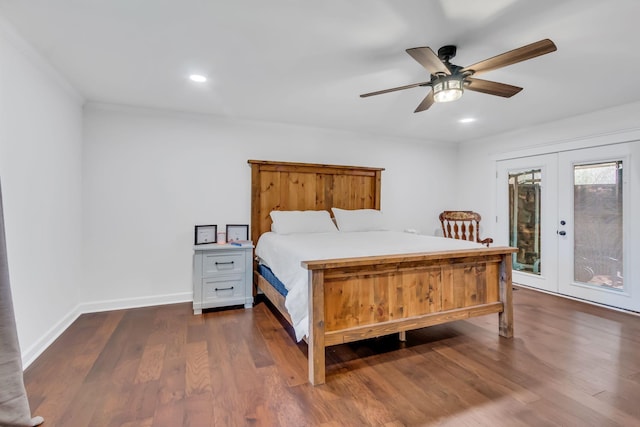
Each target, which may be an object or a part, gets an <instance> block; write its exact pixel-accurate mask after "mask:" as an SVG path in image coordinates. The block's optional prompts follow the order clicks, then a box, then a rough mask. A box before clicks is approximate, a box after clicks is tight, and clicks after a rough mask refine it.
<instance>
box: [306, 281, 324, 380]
mask: <svg viewBox="0 0 640 427" xmlns="http://www.w3.org/2000/svg"><path fill="white" fill-rule="evenodd" d="M309 283H310V286H309V305H310V307H311V310H310V311H309V315H310V317H309V342H308V346H309V350H308V357H309V382H310V383H311V384H313V385H318V384H324V382H325V360H324V356H325V355H324V347H325V345H324V272H323V271H322V270H309Z"/></svg>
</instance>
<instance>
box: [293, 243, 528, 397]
mask: <svg viewBox="0 0 640 427" xmlns="http://www.w3.org/2000/svg"><path fill="white" fill-rule="evenodd" d="M514 251H515V249H513V248H506V247H500V248H488V249H476V250H468V251H447V252H437V253H425V254H412V255H394V256H385V257H366V258H349V259H339V260H323V261H307V262H303V263H302V264H303V266H304V267H305V268H307V269H308V270H309V283H310V286H309V337H308V344H309V381H310V382H311V383H312V384H314V385H315V384H322V383H324V382H325V348H326V347H328V346H331V345H335V344H340V343H346V342H351V341H357V340H361V339H366V338H370V337H377V336H382V335H387V334H392V333H396V332H403V331H407V330H410V329H417V328H422V327H425V326H430V325H436V324H440V323H446V322H451V321H455V320H460V319H466V318H469V317H474V316H481V315H485V314H491V313H498V314H499V333H500V335H501V336H503V337H507V338H510V337H512V336H513V306H512V298H511V253H513V252H514Z"/></svg>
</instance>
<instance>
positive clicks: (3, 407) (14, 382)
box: [0, 189, 44, 427]
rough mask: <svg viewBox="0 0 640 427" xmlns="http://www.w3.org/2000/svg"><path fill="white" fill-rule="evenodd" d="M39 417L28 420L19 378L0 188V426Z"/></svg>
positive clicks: (19, 357) (25, 423) (29, 422)
mask: <svg viewBox="0 0 640 427" xmlns="http://www.w3.org/2000/svg"><path fill="white" fill-rule="evenodd" d="M43 421H44V420H43V419H42V417H34V418H31V410H30V409H29V401H28V400H27V392H26V390H25V388H24V378H23V376H22V355H21V354H20V345H19V344H18V332H17V331H16V319H15V317H14V314H13V300H12V299H11V287H10V286H9V265H8V262H7V242H6V239H5V234H4V214H3V209H2V189H0V426H3V427H4V426H7V427H8V426H37V425H39V424H42V422H43Z"/></svg>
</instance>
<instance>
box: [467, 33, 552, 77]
mask: <svg viewBox="0 0 640 427" xmlns="http://www.w3.org/2000/svg"><path fill="white" fill-rule="evenodd" d="M556 50H557V47H556V45H555V44H554V43H553V42H552V41H551V40H549V39H544V40H540V41H537V42H535V43H531V44H528V45H526V46H522V47H519V48H517V49H513V50H510V51H509V52H505V53H502V54H500V55H497V56H494V57H492V58H489V59H485V60H484V61H480V62H476V63H475V64H473V65H469V66H468V67H465V68H463V69H462V72H463V73H464V72H466V71H472V72H473V74H474V75H477V74H480V73H486V72H487V71H491V70H495V69H497V68H502V67H506V66H507V65H512V64H516V63H518V62H521V61H526V60H527V59H531V58H535V57H537V56H540V55H545V54H547V53H551V52H554V51H556Z"/></svg>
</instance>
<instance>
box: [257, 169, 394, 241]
mask: <svg viewBox="0 0 640 427" xmlns="http://www.w3.org/2000/svg"><path fill="white" fill-rule="evenodd" d="M249 164H250V165H251V240H253V242H254V243H256V242H257V241H258V238H259V237H260V235H262V233H265V232H267V231H270V230H271V217H270V216H269V213H270V212H271V211H273V210H281V211H289V210H300V211H301V210H323V209H324V210H327V211H329V212H331V208H332V207H335V208H342V209H380V185H381V177H382V171H383V170H384V168H366V167H359V166H336V165H320V164H313V163H291V162H271V161H264V160H249Z"/></svg>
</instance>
